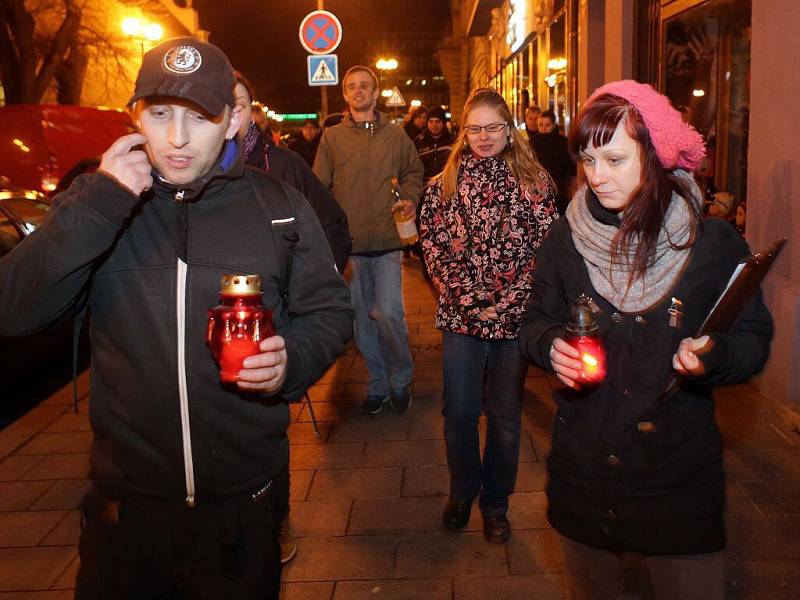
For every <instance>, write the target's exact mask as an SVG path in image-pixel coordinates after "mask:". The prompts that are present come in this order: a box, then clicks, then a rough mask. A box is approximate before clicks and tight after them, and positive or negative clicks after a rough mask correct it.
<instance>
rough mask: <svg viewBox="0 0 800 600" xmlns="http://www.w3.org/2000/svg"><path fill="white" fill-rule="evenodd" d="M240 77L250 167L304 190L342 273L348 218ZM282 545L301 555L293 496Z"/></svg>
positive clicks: (286, 556)
mask: <svg viewBox="0 0 800 600" xmlns="http://www.w3.org/2000/svg"><path fill="white" fill-rule="evenodd" d="M235 74H236V88H235V90H234V95H235V98H236V108H237V109H238V110H240V111H241V123H240V125H239V132H238V134H237V140H238V142H239V144H240V146H241V148H242V155H243V157H244V161H245V164H246V165H250V166H253V167H255V168H257V169H260V170H262V171H265V172H268V173H270V174H271V175H273V176H274V177H275V178H277V179H279V180H280V181H283V182H285V183H287V184H289V185H291V186H292V187H294V188H295V189H297V190H298V191H300V192H301V193H302V194H303V195H304V196H305V197H306V199H307V200H308V201H309V204H310V205H311V207H312V208H313V209H314V212H315V214H316V215H317V218H318V219H319V220H320V223H321V224H322V229H323V231H324V232H325V236H326V237H327V238H328V245H329V246H330V247H331V252H332V253H333V256H334V260H335V261H336V268H337V270H338V271H339V272H340V273H341V272H342V271H343V270H344V267H345V266H346V264H347V258H348V256H349V254H350V248H351V242H350V230H349V229H348V227H347V215H345V214H344V211H343V210H342V208H341V207H340V206H339V204H338V203H337V202H336V200H335V199H334V198H333V196H332V195H331V193H330V192H329V191H328V190H326V189H325V187H324V186H323V185H322V184H321V183H320V181H319V179H317V177H316V175H314V172H313V171H312V170H311V168H310V167H309V166H308V165H307V164H305V163H304V162H303V160H302V159H301V157H300V156H299V155H298V154H296V153H295V152H293V151H291V150H288V149H286V148H281V147H280V146H274V145H273V144H272V143H271V141H272V137H271V136H270V135H268V134H265V133H264V132H263V131H262V130H261V129H260V128H259V127H258V126H257V125H256V123H255V121H254V120H253V112H254V111H253V100H252V99H253V95H254V94H253V87H252V85H251V84H250V82H249V81H248V80H247V78H246V77H245V76H244V75H242V74H241V73H240V72H239V71H236V72H235ZM278 512H279V514H278V517H279V521H280V525H279V527H278V543H279V544H280V557H281V564H284V565H285V564H286V563H288V562H289V561H291V560H292V559H293V558H294V557H295V556H296V554H297V541H296V539H295V536H294V526H293V525H292V520H291V517H290V514H289V495H288V494H287V495H286V497H285V501H284V502H282V503H281V506H280V507H279V511H278Z"/></svg>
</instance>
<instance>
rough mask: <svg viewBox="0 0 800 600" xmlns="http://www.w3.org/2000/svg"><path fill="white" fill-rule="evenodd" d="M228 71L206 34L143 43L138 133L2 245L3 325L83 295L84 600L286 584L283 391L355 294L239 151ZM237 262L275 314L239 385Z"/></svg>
mask: <svg viewBox="0 0 800 600" xmlns="http://www.w3.org/2000/svg"><path fill="white" fill-rule="evenodd" d="M235 83H236V80H235V77H234V73H233V69H232V67H231V65H230V63H229V61H228V59H227V57H226V56H225V55H224V54H223V53H222V51H221V50H219V48H217V47H216V46H213V45H212V44H208V43H205V42H202V41H200V40H197V39H194V38H189V37H185V38H177V39H173V40H167V41H165V42H163V43H161V44H159V45H157V46H156V47H154V48H153V49H152V50H150V51H149V52H148V53H147V54H145V56H144V58H143V61H142V67H141V69H140V71H139V74H138V77H137V80H136V88H135V92H134V95H133V97H132V98H131V100H130V111H131V115H132V118H133V121H134V123H135V124H136V125H137V126H138V128H139V130H140V132H141V133H134V134H130V135H126V136H123V137H121V138H119V139H118V140H117V141H116V142H114V143H113V144H112V145H111V147H110V148H109V149H108V151H107V152H106V153H105V154H104V155H103V158H102V161H101V164H100V168H99V170H98V171H97V172H96V173H93V174H91V175H82V176H80V177H78V178H77V179H76V180H75V181H74V182H73V184H72V185H71V186H70V188H69V189H68V190H66V191H65V192H63V193H62V194H61V195H59V196H58V197H56V198H55V199H54V202H53V208H52V209H51V210H50V211H49V213H48V215H47V218H46V219H45V222H44V223H43V224H42V226H41V227H40V228H39V229H38V230H37V232H36V233H34V234H33V235H31V236H29V237H28V238H27V239H26V240H24V241H23V242H22V243H20V244H19V245H18V246H17V247H16V249H15V250H14V252H11V253H9V254H7V255H6V256H4V257H3V259H2V260H0V302H2V303H1V304H0V306H2V309H1V310H0V335H22V334H26V333H29V332H31V331H33V330H38V329H42V328H44V327H46V326H48V325H50V324H52V323H54V322H56V321H59V320H61V319H62V318H65V317H68V316H70V315H73V314H76V313H78V312H79V311H81V309H82V308H83V307H86V306H88V307H89V309H90V311H91V344H92V370H91V392H90V397H91V401H90V407H89V416H90V419H91V423H92V428H93V431H94V440H93V443H92V449H91V458H90V464H91V481H92V486H91V488H90V490H89V492H88V493H87V494H86V496H85V497H84V500H83V503H82V532H81V540H80V568H79V570H78V575H77V583H76V598H78V599H79V600H83V599H103V600H108V599H110V598H167V597H172V598H175V597H180V598H183V599H209V600H210V599H218V598H237V599H256V598H259V599H261V598H270V599H277V598H278V594H279V587H280V561H279V549H278V544H277V531H276V526H277V523H276V517H275V515H274V514H273V513H274V512H275V508H274V507H275V506H278V505H279V503H280V501H281V497H282V496H285V495H286V494H287V493H288V486H287V483H286V482H287V469H288V447H287V439H286V429H287V426H288V422H289V410H288V406H287V402H288V401H293V400H299V399H300V398H301V397H302V396H303V394H304V393H305V390H306V388H307V387H308V386H309V385H310V384H311V383H313V382H314V381H315V380H316V379H318V378H319V376H320V375H321V374H322V373H323V372H324V371H325V370H326V369H327V368H328V366H329V365H330V364H331V363H332V362H333V361H334V360H335V359H336V357H337V356H338V355H339V354H340V353H341V352H342V350H343V349H344V344H345V342H346V341H347V339H348V338H349V337H350V336H351V333H352V320H353V311H352V308H351V306H350V304H349V295H348V290H347V286H346V283H345V282H344V280H343V279H342V277H341V276H340V275H339V273H337V271H336V269H335V268H334V264H333V256H332V255H331V252H330V249H329V248H328V244H327V243H326V241H325V236H324V234H323V232H322V229H321V227H320V225H319V222H318V221H317V219H316V217H315V216H314V213H313V211H312V210H311V208H310V207H309V206H308V204H307V202H306V201H305V199H304V198H303V197H302V195H301V194H300V193H299V192H298V191H297V190H295V189H293V188H291V187H290V186H287V185H282V184H280V183H279V182H277V181H275V180H274V179H272V178H271V177H270V176H269V175H266V174H264V173H260V172H256V171H254V170H250V169H245V168H244V165H243V162H242V157H241V154H240V152H239V150H238V147H237V145H236V144H235V142H234V141H233V138H234V136H235V135H236V131H237V129H238V127H239V121H240V118H241V114H240V111H239V110H235V109H234V106H235V100H234V86H235ZM280 207H284V208H285V209H286V212H288V213H290V214H286V212H282V211H281V210H280ZM289 244H291V246H289ZM225 273H248V274H250V273H257V274H259V275H260V279H261V281H262V283H263V284H264V290H263V291H264V301H263V303H264V305H265V306H267V307H270V308H272V311H273V315H272V316H273V322H274V325H275V329H276V331H277V335H274V336H272V337H268V338H266V339H264V340H262V341H261V342H260V346H259V350H260V353H259V354H256V355H253V356H250V357H247V358H246V359H245V360H244V362H243V368H242V370H241V371H240V372H239V374H238V381H237V382H236V383H235V384H234V385H233V386H232V387H223V386H222V385H220V383H219V371H218V367H217V365H216V364H215V362H214V360H213V358H212V355H211V352H210V351H209V349H208V348H207V347H206V329H207V324H206V318H207V311H208V309H209V308H210V307H213V306H214V305H216V304H218V302H219V297H218V293H219V288H220V280H221V278H222V275H223V274H225ZM283 285H285V287H286V289H285V290H284V289H283V287H282V286H283ZM282 292H286V293H285V294H283V293H282ZM284 298H285V302H284V301H282V299H284ZM290 317H291V318H290Z"/></svg>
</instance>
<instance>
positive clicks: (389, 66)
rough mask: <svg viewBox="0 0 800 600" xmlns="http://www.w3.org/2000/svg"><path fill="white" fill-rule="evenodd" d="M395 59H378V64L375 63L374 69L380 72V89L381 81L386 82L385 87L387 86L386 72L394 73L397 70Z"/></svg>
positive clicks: (387, 77)
mask: <svg viewBox="0 0 800 600" xmlns="http://www.w3.org/2000/svg"><path fill="white" fill-rule="evenodd" d="M397 65H398V63H397V59H395V58H379V59H378V62H376V63H375V67H376V68H377V69H378V70H379V71H380V72H381V81H379V83H380V84H381V87H383V81H384V80H385V81H386V86H387V87H388V86H389V76H388V75H387V73H386V71H394V70H395V69H396V68H397Z"/></svg>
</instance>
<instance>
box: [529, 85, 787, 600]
mask: <svg viewBox="0 0 800 600" xmlns="http://www.w3.org/2000/svg"><path fill="white" fill-rule="evenodd" d="M569 143H570V149H571V151H572V152H573V153H574V154H575V155H576V156H577V157H578V160H579V162H580V164H581V166H582V168H581V169H580V171H581V175H582V179H583V185H582V186H581V187H580V189H579V190H578V191H577V192H576V194H575V195H574V197H573V198H572V202H571V203H570V205H569V207H568V209H567V212H566V218H565V219H562V220H560V221H559V222H558V223H556V225H555V226H554V227H553V230H552V231H551V233H550V235H549V236H548V237H547V240H546V241H545V243H544V244H543V245H542V247H541V248H540V249H539V252H538V255H537V270H536V277H535V278H534V283H533V291H532V293H531V299H530V302H529V304H528V307H527V311H526V315H525V318H524V322H523V325H522V331H521V333H520V343H521V347H522V352H523V354H524V355H525V356H526V357H527V358H528V359H530V360H531V361H533V362H535V363H537V364H538V365H539V366H541V367H542V368H545V369H547V370H549V371H551V372H554V373H555V374H556V376H557V377H558V378H559V379H560V380H561V381H562V382H564V384H565V385H566V386H567V389H565V390H562V391H559V392H557V393H556V394H555V399H556V403H557V406H558V412H557V414H556V418H555V421H554V426H553V439H552V449H551V453H550V455H549V457H548V462H547V467H548V475H549V477H548V483H547V489H546V491H547V496H548V500H549V508H548V518H549V520H550V523H551V524H552V525H553V527H554V528H555V529H556V530H557V531H558V532H559V534H560V536H561V545H562V548H563V550H564V556H565V559H566V563H565V564H566V570H567V576H568V581H569V586H570V589H571V592H572V596H573V598H576V599H583V598H615V597H616V595H617V593H618V591H619V586H620V580H621V572H622V568H621V560H620V557H621V553H623V552H625V553H636V554H639V555H643V556H644V557H645V560H646V562H647V565H648V568H649V571H650V575H651V581H652V584H653V588H654V590H655V594H656V598H681V599H682V600H687V599H695V598H697V599H701V598H702V599H703V600H710V599H715V598H716V599H721V598H723V595H724V592H723V568H722V567H723V562H722V554H721V550H722V549H723V548H724V546H725V531H724V527H723V508H724V474H723V470H722V456H721V447H720V435H719V431H718V429H717V427H716V424H715V422H714V407H713V401H712V396H711V391H712V388H713V386H715V385H718V384H724V383H738V382H742V381H745V380H746V379H748V378H749V377H750V376H751V375H753V374H754V373H756V372H757V371H758V370H760V369H761V367H762V366H763V365H764V363H765V361H766V359H767V355H768V351H769V343H770V339H771V337H772V322H771V319H770V315H769V313H768V311H767V309H766V307H765V306H764V304H763V301H762V299H761V297H760V295H758V296H757V297H756V298H754V299H753V300H752V301H751V302H750V304H749V306H748V307H747V309H746V310H745V312H744V314H743V315H742V317H741V318H740V319H739V321H738V322H737V323H736V325H735V326H734V327H733V328H732V330H731V331H729V332H727V333H721V334H713V335H711V336H703V337H702V338H700V339H694V338H693V337H692V335H693V333H694V332H696V331H697V330H698V329H699V327H700V325H701V324H702V322H703V320H704V318H705V316H706V315H707V314H708V312H709V311H710V310H711V308H712V306H713V305H714V302H715V301H716V299H717V298H718V297H719V295H720V293H721V292H722V290H723V289H724V288H725V285H726V283H727V281H728V279H729V277H730V275H731V274H732V272H733V270H734V268H735V266H736V264H737V262H738V261H739V260H740V259H742V258H743V257H744V256H745V255H746V254H747V248H746V247H745V245H744V243H743V242H742V241H741V239H740V238H739V236H738V235H737V233H736V231H735V230H734V229H733V228H732V227H731V226H730V225H729V224H728V223H726V222H724V221H722V220H719V219H709V220H706V221H705V222H703V221H701V218H700V210H701V198H702V195H701V193H700V190H699V189H698V188H697V186H696V185H695V183H694V180H693V179H692V177H691V172H692V170H693V169H695V168H696V167H697V166H698V165H699V164H700V161H701V160H702V158H703V154H704V146H703V140H702V138H701V137H700V135H699V134H698V133H697V132H696V131H695V130H694V129H692V128H691V126H689V125H687V124H685V123H683V122H682V120H681V116H680V113H678V112H677V111H676V110H675V109H673V108H672V106H671V105H670V103H669V100H668V99H667V98H666V97H664V96H662V95H660V94H658V93H657V92H655V91H654V90H653V89H652V88H651V87H650V86H647V85H644V84H640V83H637V82H634V81H618V82H614V83H610V84H607V85H605V86H603V87H601V88H600V89H598V90H596V91H595V93H594V94H593V95H592V97H591V98H590V99H589V100H588V102H587V103H586V104H585V105H584V107H583V109H582V110H581V112H580V114H579V115H578V117H577V119H576V121H575V122H574V123H573V125H572V128H571V131H570V138H569ZM581 296H584V304H585V306H587V307H589V309H588V312H589V314H590V315H591V317H593V319H594V321H595V328H596V330H595V333H594V334H593V335H594V336H595V339H596V340H597V341H599V342H600V343H601V344H602V346H603V349H604V351H605V360H606V364H605V368H606V375H605V377H604V378H603V379H602V380H601V381H599V382H598V381H596V380H595V381H587V378H586V377H585V374H584V369H585V368H586V365H585V361H583V360H581V359H582V354H581V352H579V351H578V350H577V349H576V348H575V346H574V345H573V344H571V343H570V338H571V337H573V335H572V334H571V333H570V332H571V331H573V330H574V329H575V327H574V325H573V322H572V321H571V320H570V313H571V310H572V312H573V313H574V309H573V308H572V307H573V306H574V305H575V303H576V301H578V300H579V299H580V298H581ZM585 298H588V300H587V299H585ZM584 316H585V315H584ZM568 322H569V326H568V325H567V324H568ZM590 330H591V328H589V327H585V326H584V327H581V328H580V331H581V333H582V334H583V333H586V332H589V331H590ZM573 341H574V339H573ZM675 373H677V374H679V375H680V376H681V377H682V379H683V382H684V383H683V385H682V386H681V387H680V388H679V389H678V391H677V392H676V393H674V394H671V395H669V396H668V397H666V398H662V397H661V392H662V390H664V388H665V386H666V384H667V382H668V381H669V380H670V378H671V377H672V376H673V375H674V374H675Z"/></svg>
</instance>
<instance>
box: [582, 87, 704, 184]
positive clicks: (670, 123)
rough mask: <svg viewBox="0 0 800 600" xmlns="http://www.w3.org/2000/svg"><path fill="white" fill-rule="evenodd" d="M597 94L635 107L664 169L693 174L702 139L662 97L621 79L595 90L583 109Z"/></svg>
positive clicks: (697, 163) (701, 157)
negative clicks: (620, 100) (619, 99)
mask: <svg viewBox="0 0 800 600" xmlns="http://www.w3.org/2000/svg"><path fill="white" fill-rule="evenodd" d="M601 94H612V95H614V96H619V97H620V98H624V99H625V100H627V101H628V102H630V103H631V104H633V106H635V107H636V110H638V111H639V114H640V115H642V120H643V121H644V124H645V126H646V127H647V131H648V132H649V133H650V139H651V140H652V141H653V146H654V147H655V150H656V154H657V155H658V160H659V161H661V165H662V166H663V167H664V168H665V169H684V170H686V171H694V170H695V169H696V168H697V167H699V166H700V164H701V162H702V161H703V157H704V156H705V155H706V147H705V144H704V143H703V136H701V135H700V134H699V133H697V130H696V129H695V128H694V127H692V126H691V125H689V124H687V123H684V122H683V120H682V119H681V113H679V112H678V111H677V110H675V109H674V108H673V107H672V105H671V104H670V102H669V99H668V98H667V97H666V96H663V95H662V94H659V93H658V92H657V91H655V90H654V89H653V88H652V87H650V86H649V85H647V84H645V83H639V82H638V81H633V80H632V79H625V80H623V81H612V82H611V83H607V84H605V85H604V86H601V87H599V88H597V89H596V90H595V91H594V93H593V94H592V95H591V96H590V97H589V100H588V101H587V102H586V106H588V105H589V104H591V103H592V101H593V100H594V99H595V98H596V97H597V96H600V95H601Z"/></svg>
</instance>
